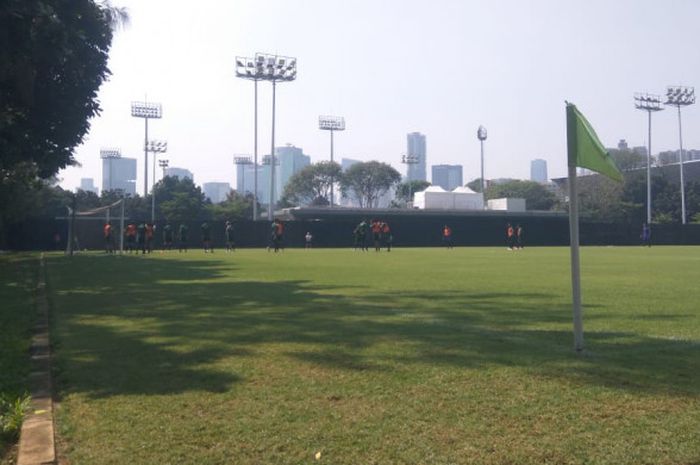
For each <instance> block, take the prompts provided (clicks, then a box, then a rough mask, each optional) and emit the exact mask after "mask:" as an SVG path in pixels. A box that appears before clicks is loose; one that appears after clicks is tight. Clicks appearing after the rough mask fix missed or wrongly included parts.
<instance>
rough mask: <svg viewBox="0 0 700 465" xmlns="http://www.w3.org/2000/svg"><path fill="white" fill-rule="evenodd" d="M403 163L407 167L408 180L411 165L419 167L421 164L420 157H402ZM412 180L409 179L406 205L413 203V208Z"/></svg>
mask: <svg viewBox="0 0 700 465" xmlns="http://www.w3.org/2000/svg"><path fill="white" fill-rule="evenodd" d="M401 163H403V164H404V165H407V166H406V172H407V175H406V178H407V179H408V171H410V168H411V165H417V164H418V163H420V156H418V155H401ZM411 182H412V181H411V180H410V179H408V200H407V201H406V204H407V205H408V203H409V202H410V203H411V206H413V185H412V184H411Z"/></svg>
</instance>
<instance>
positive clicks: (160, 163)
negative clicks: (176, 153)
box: [158, 160, 170, 179]
mask: <svg viewBox="0 0 700 465" xmlns="http://www.w3.org/2000/svg"><path fill="white" fill-rule="evenodd" d="M169 165H170V160H158V166H160V167H161V168H162V169H163V179H165V170H166V169H167V168H168V166H169Z"/></svg>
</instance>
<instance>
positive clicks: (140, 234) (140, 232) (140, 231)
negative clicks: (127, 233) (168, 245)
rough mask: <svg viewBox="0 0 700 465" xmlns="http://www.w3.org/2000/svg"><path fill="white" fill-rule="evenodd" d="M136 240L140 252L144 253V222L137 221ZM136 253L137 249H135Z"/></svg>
mask: <svg viewBox="0 0 700 465" xmlns="http://www.w3.org/2000/svg"><path fill="white" fill-rule="evenodd" d="M136 242H137V243H138V247H139V249H141V254H142V255H143V254H145V253H146V223H145V222H144V223H139V225H138V226H137V227H136ZM136 253H138V249H137V250H136Z"/></svg>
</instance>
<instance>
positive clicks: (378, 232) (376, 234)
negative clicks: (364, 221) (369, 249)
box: [372, 218, 382, 252]
mask: <svg viewBox="0 0 700 465" xmlns="http://www.w3.org/2000/svg"><path fill="white" fill-rule="evenodd" d="M372 240H373V241H374V251H375V252H379V251H381V247H380V243H381V240H382V223H381V222H380V221H379V220H378V219H376V218H375V219H373V220H372Z"/></svg>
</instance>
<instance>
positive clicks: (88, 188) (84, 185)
mask: <svg viewBox="0 0 700 465" xmlns="http://www.w3.org/2000/svg"><path fill="white" fill-rule="evenodd" d="M79 189H80V190H81V191H85V192H94V193H95V194H97V186H96V185H95V180H94V179H92V178H80V188H79Z"/></svg>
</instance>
